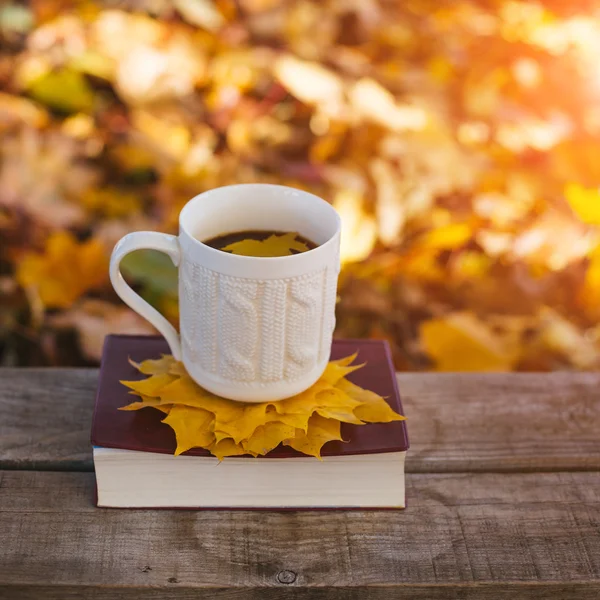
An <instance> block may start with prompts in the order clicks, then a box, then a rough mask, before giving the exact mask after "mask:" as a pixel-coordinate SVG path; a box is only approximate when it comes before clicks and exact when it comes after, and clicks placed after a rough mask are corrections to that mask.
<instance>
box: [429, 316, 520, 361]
mask: <svg viewBox="0 0 600 600" xmlns="http://www.w3.org/2000/svg"><path fill="white" fill-rule="evenodd" d="M420 331H421V340H422V343H423V346H424V347H425V349H426V351H427V353H428V354H429V355H430V356H431V357H432V358H433V359H434V360H435V361H436V368H437V370H438V371H509V370H510V369H511V368H512V366H513V364H514V362H515V360H516V356H515V353H514V351H513V349H511V348H510V347H509V346H508V345H506V344H505V343H504V342H503V340H502V339H501V338H499V337H498V336H497V335H495V334H494V333H493V331H492V330H491V329H490V328H488V327H486V325H485V324H484V323H482V322H481V321H479V320H478V319H477V318H476V317H475V316H474V315H471V314H469V313H457V314H453V315H450V316H448V317H445V318H441V319H432V320H431V321H426V322H425V323H423V324H422V325H421V330H420Z"/></svg>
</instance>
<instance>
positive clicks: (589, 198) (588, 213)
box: [565, 183, 600, 225]
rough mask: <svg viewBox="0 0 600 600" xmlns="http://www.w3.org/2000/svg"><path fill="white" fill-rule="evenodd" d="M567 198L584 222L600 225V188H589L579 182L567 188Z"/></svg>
mask: <svg viewBox="0 0 600 600" xmlns="http://www.w3.org/2000/svg"><path fill="white" fill-rule="evenodd" d="M565 198H566V199H567V202H568V203H569V204H570V205H571V208H572V209H573V212H574V213H575V214H576V215H577V216H578V217H579V219H580V220H581V221H582V222H583V223H587V224H588V225H600V190H599V189H598V188H592V189H588V188H585V187H583V186H582V185H579V184H577V183H570V184H569V185H567V187H566V188H565Z"/></svg>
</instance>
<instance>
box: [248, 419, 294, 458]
mask: <svg viewBox="0 0 600 600" xmlns="http://www.w3.org/2000/svg"><path fill="white" fill-rule="evenodd" d="M295 434H296V429H295V427H293V426H292V425H286V424H285V423H280V422H279V421H273V422H271V423H265V424H264V425H259V426H258V427H257V428H256V430H255V431H254V432H253V434H252V437H250V438H249V439H248V441H247V442H246V443H245V444H244V448H245V449H246V450H248V452H251V453H253V454H257V455H258V454H262V455H264V454H267V453H268V452H270V451H271V450H273V448H277V446H279V444H281V442H284V441H286V440H288V439H290V438H293V437H294V436H295Z"/></svg>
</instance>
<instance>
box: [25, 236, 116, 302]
mask: <svg viewBox="0 0 600 600" xmlns="http://www.w3.org/2000/svg"><path fill="white" fill-rule="evenodd" d="M107 275H108V258H107V255H106V251H105V248H104V246H103V244H102V243H101V242H100V241H98V240H95V239H90V240H88V241H87V242H79V241H78V240H77V238H76V237H75V236H74V235H73V234H71V233H69V232H67V231H58V232H55V233H53V234H52V235H50V237H49V238H48V241H47V243H46V248H45V251H44V253H43V254H37V253H29V254H27V255H25V257H24V258H23V259H22V261H21V263H20V264H19V266H18V268H17V281H18V282H19V284H20V285H21V286H23V287H24V288H30V289H34V290H36V291H37V293H38V295H39V298H40V300H41V301H42V303H43V304H44V305H45V306H47V307H48V308H67V307H69V306H70V305H71V304H73V302H75V300H77V299H78V298H79V297H80V296H81V295H83V294H84V293H85V292H87V291H88V290H90V289H95V288H98V287H99V286H101V285H103V284H104V283H105V282H106V279H107Z"/></svg>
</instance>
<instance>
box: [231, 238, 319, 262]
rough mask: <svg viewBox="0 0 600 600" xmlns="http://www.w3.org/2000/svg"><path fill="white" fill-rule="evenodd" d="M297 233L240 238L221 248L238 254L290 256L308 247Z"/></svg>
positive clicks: (304, 250)
mask: <svg viewBox="0 0 600 600" xmlns="http://www.w3.org/2000/svg"><path fill="white" fill-rule="evenodd" d="M297 235H298V234H297V233H293V232H292V233H283V234H273V235H270V236H269V237H268V238H267V239H265V240H242V241H240V242H234V243H233V244H229V245H228V246H224V247H223V248H221V250H223V251H224V252H231V254H238V255H240V256H262V257H273V256H291V255H292V254H294V252H292V250H295V251H296V252H306V251H307V250H308V249H309V248H308V246H307V245H306V244H305V243H304V242H301V241H300V240H297V239H296V237H297Z"/></svg>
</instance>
